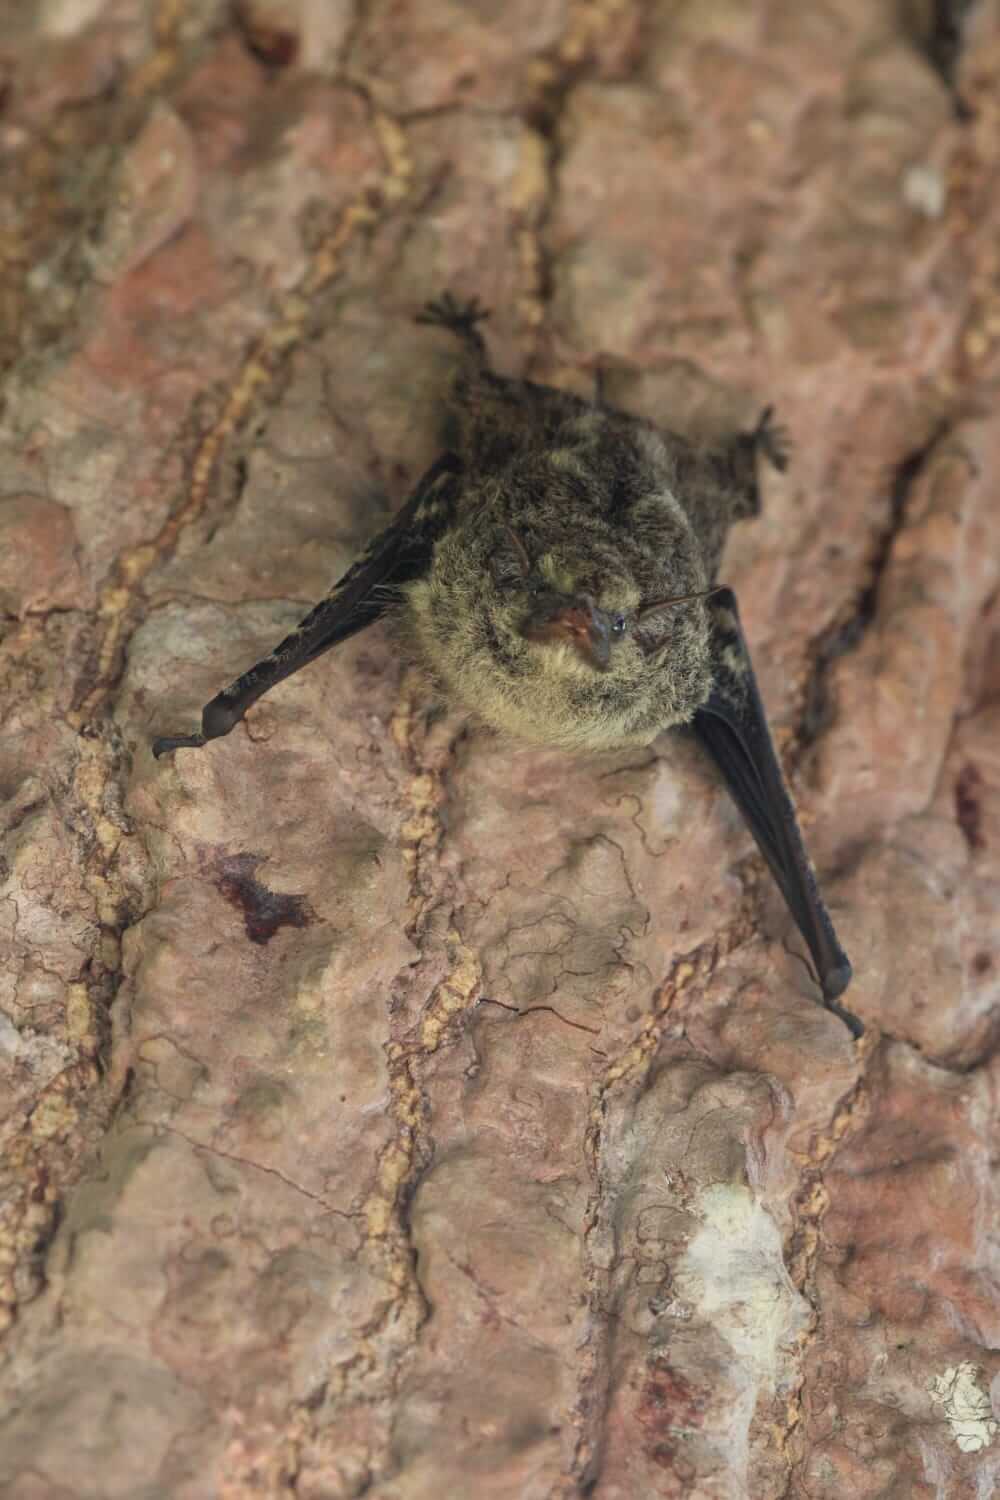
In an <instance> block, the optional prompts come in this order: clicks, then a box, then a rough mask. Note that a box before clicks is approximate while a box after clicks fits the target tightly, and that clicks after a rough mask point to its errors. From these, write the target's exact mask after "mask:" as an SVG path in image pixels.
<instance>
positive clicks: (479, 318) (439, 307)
mask: <svg viewBox="0 0 1000 1500" xmlns="http://www.w3.org/2000/svg"><path fill="white" fill-rule="evenodd" d="M489 315H490V313H489V308H486V307H483V306H482V304H481V303H480V301H479V298H478V297H470V298H469V299H468V301H464V302H463V301H461V300H460V299H459V298H458V297H455V296H453V295H452V293H451V292H442V293H441V295H440V297H435V298H434V300H433V301H432V302H428V303H426V304H425V305H424V307H423V309H422V310H421V311H420V312H419V313H417V316H416V318H415V319H414V321H415V322H417V323H426V324H428V325H430V326H431V327H436V328H447V330H448V332H449V333H453V334H454V335H455V337H456V338H460V339H461V340H462V342H463V343H464V344H466V345H467V346H468V347H469V348H471V349H473V350H474V351H475V352H476V354H477V355H479V356H480V357H482V356H483V355H484V354H485V353H486V344H485V343H484V341H483V336H482V334H481V333H480V332H479V329H478V328H477V326H476V325H477V324H478V323H482V322H485V320H486V319H487V318H488V317H489Z"/></svg>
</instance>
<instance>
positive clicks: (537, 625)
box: [522, 595, 611, 672]
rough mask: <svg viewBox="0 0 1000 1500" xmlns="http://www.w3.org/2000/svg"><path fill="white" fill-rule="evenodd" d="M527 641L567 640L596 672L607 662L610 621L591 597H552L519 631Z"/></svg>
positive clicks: (602, 670)
mask: <svg viewBox="0 0 1000 1500" xmlns="http://www.w3.org/2000/svg"><path fill="white" fill-rule="evenodd" d="M522 634H523V635H524V637H525V638H526V639H527V640H529V641H569V642H571V644H572V645H574V646H575V647H576V649H577V651H579V653H580V655H581V656H582V657H583V659H584V660H585V661H587V662H589V663H590V665H591V666H592V667H595V668H596V669H597V671H598V672H606V671H607V669H608V667H609V665H610V662H611V628H610V621H609V620H608V617H607V615H606V614H605V613H604V611H603V610H602V609H598V608H597V606H596V605H595V604H594V601H593V600H592V599H589V598H588V597H587V596H586V595H581V596H580V597H579V598H576V599H565V598H561V599H553V600H549V601H548V602H547V603H546V604H544V605H542V606H541V607H540V608H539V609H538V610H537V611H536V613H535V614H534V615H533V616H532V617H531V619H530V620H529V621H528V623H527V624H526V625H525V627H524V630H523V631H522Z"/></svg>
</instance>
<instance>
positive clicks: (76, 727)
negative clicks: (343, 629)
mask: <svg viewBox="0 0 1000 1500" xmlns="http://www.w3.org/2000/svg"><path fill="white" fill-rule="evenodd" d="M942 9H943V8H942V7H932V6H929V5H927V6H921V5H920V4H917V3H914V4H911V5H907V4H903V3H890V0H879V3H875V4H873V3H872V0H818V3H813V4H808V5H799V4H791V3H782V0H773V3H770V0H769V3H764V4H758V5H746V4H744V3H738V4H737V3H734V0H688V3H681V0H677V3H672V4H668V5H657V4H652V3H641V0H590V3H586V0H531V3H527V0H511V3H510V4H506V5H504V6H503V7H502V11H503V14H502V19H498V12H497V9H496V8H495V7H493V6H488V5H473V4H461V3H459V0H434V3H433V4H427V3H417V0H370V3H368V4H365V5H358V6H356V7H355V6H351V5H348V4H346V3H341V0H300V3H299V4H277V3H274V0H244V3H241V4H238V5H235V6H231V5H228V4H225V5H224V4H222V3H221V0H219V3H215V4H203V3H198V4H195V3H185V0H164V3H162V4H159V5H152V4H150V5H143V4H140V3H139V0H46V3H44V4H40V5H38V6H12V7H8V13H7V15H6V16H5V21H4V34H3V35H2V36H0V74H2V75H3V77H5V78H6V86H5V89H4V93H3V114H2V117H0V147H2V151H3V156H4V162H5V168H6V171H5V182H6V188H5V191H4V195H3V201H2V205H0V212H2V214H3V220H4V225H3V232H4V255H3V263H2V266H0V291H2V311H3V316H4V323H3V333H2V345H0V354H2V357H3V359H4V361H5V363H6V365H7V368H8V375H7V378H6V389H5V401H4V405H3V409H2V413H0V446H2V452H3V470H2V472H3V479H2V493H0V634H2V641H0V695H2V699H3V725H4V728H3V736H2V740H0V828H2V831H3V846H2V848H3V858H2V863H0V942H2V945H3V951H4V961H3V964H2V971H0V1063H2V1068H3V1075H2V1076H3V1083H2V1088H3V1100H4V1107H3V1109H2V1111H0V1114H2V1125H0V1131H2V1163H3V1164H2V1173H3V1180H2V1199H0V1299H2V1301H0V1310H2V1321H3V1340H2V1363H0V1494H2V1495H3V1496H12V1497H16V1500H119V1497H122V1500H159V1497H170V1500H215V1497H223V1500H237V1497H242V1496H250V1495H269V1496H270V1495H273V1496H292V1495H295V1496H298V1497H300V1500H348V1497H359V1496H368V1497H371V1500H440V1497H448V1500H466V1497H468V1500H473V1497H474V1500H577V1497H579V1500H582V1497H584V1496H589V1497H593V1500H646V1497H650V1500H654V1497H660V1496H663V1497H674V1496H691V1497H697V1500H734V1497H737V1500H738V1497H748V1500H751V1497H752V1500H779V1497H787V1500H840V1497H842V1496H844V1495H846V1494H851V1495H857V1496H863V1497H866V1500H875V1497H880V1500H890V1497H891V1500H904V1497H906V1500H912V1497H921V1496H926V1497H935V1500H964V1497H968V1496H971V1495H982V1496H986V1495H987V1494H989V1493H991V1492H992V1490H993V1489H994V1488H995V1487H997V1485H998V1484H1000V1473H998V1471H1000V1463H998V1456H1000V1433H998V1429H997V1425H996V1421H995V1420H994V1414H993V1411H992V1408H991V1404H990V1388H991V1382H993V1383H994V1387H995V1388H996V1387H997V1384H998V1382H997V1375H998V1372H1000V1357H998V1354H997V1348H998V1346H1000V1327H998V1321H1000V1312H998V1301H997V1279H998V1272H1000V1264H998V1261H1000V1245H998V1239H997V1233H996V1224H997V1215H998V1206H1000V1205H998V1193H997V1182H996V1174H995V1142H996V1130H997V1117H998V1109H997V1083H998V1068H1000V1060H998V1049H997V1039H998V1034H1000V1022H998V1015H1000V591H998V587H1000V502H998V477H997V476H998V474H1000V421H998V417H997V413H996V401H995V390H996V382H997V377H998V374H1000V249H998V246H1000V7H998V5H997V4H996V0H983V3H980V4H978V5H974V6H972V7H969V8H967V13H966V14H965V16H964V22H963V27H964V48H963V50H962V52H961V54H960V57H959V61H958V64H957V71H956V74H955V79H954V84H955V89H957V95H956V92H955V89H949V87H948V86H947V85H946V83H945V82H944V81H943V80H942V76H941V57H942V55H943V54H942V50H941V45H936V44H935V42H934V37H933V35H932V27H931V13H932V12H935V13H938V12H940V11H941V10H942ZM964 9H966V8H965V7H962V6H956V7H955V10H956V12H958V11H963V10H964ZM938 42H940V38H938ZM957 97H960V99H961V101H962V104H963V107H962V108H961V109H959V108H957V107H956V98H957ZM445 287H451V288H453V289H455V290H456V291H458V292H463V293H465V294H476V295H478V296H479V297H480V298H481V299H482V301H483V302H484V303H486V304H488V305H489V306H491V307H492V308H493V309H494V314H493V319H492V322H491V324H490V330H489V331H490V334H491V340H492V345H493V348H494V349H495V351H496V353H497V358H498V362H499V363H500V364H501V366H502V367H504V368H506V369H508V370H510V371H511V372H516V373H525V374H528V375H530V376H531V377H532V378H535V379H541V380H545V381H548V382H549V383H552V384H559V385H563V386H565V387H566V388H568V389H574V390H577V391H580V392H583V393H590V392H591V391H592V390H593V388H594V381H595V377H596V375H597V372H598V369H599V368H600V369H603V370H604V372H605V378H606V380H607V381H608V382H609V394H610V395H611V396H612V397H613V399H615V400H616V401H618V402H619V403H620V404H622V405H624V406H626V407H628V408H629V409H631V410H635V411H639V412H642V413H644V414H646V415H649V416H651V417H652V418H654V419H655V420H658V421H660V422H662V423H664V424H665V425H671V426H675V427H677V428H679V429H680V430H686V431H691V432H702V431H707V430H714V429H716V428H718V429H721V428H728V427H732V426H733V424H734V423H736V422H744V421H746V422H752V421H753V420H754V419H755V418H756V416H757V415H758V414H759V412H760V410H761V408H762V407H763V406H764V405H766V404H768V403H773V404H774V405H775V407H776V410H777V413H778V415H779V418H780V420H781V421H782V422H783V423H784V424H785V425H786V426H787V427H788V428H789V430H790V432H791V433H792V435H793V437H794V442H795V451H794V457H793V463H792V466H791V468H790V470H789V472H788V474H787V475H785V476H778V475H776V474H774V473H768V474H767V475H766V476H765V477H764V482H765V486H766V489H765V502H764V513H763V515H762V516H761V518H760V519H759V520H757V521H754V522H752V523H750V522H747V523H741V524H740V526H739V527H738V528H737V529H736V531H735V532H734V534H733V537H732V538H731V541H730V544H729V546H728V548H727V553H726V560H725V565H724V569H723V573H722V577H723V579H724V581H726V582H727V583H729V584H731V585H732V586H733V587H734V588H735V589H736V590H737V592H738V594H739V598H740V601H741V608H742V612H743V618H744V625H745V628H746V630H747V633H748V636H749V637H750V640H751V643H752V645H753V647H754V649H755V652H756V662H757V667H758V672H759V674H760V677H761V683H762V688H763V691H764V694H765V698H766V700H767V702H768V705H769V708H770V712H771V716H772V721H773V724H774V727H775V731H776V735H777V738H778V740H779V743H780V745H781V747H782V751H783V754H784V758H785V764H786V767H787V769H788V772H789V776H790V779H791V781H792V784H793V787H794V790H795V794H796V797H797V800H798V805H799V809H800V813H801V815H802V818H803V823H804V825H805V827H806V829H807V836H808V840H809V843H810V846H811V850H812V853H813V855H814V858H815V861H816V864H817V867H818V869H819V871H820V874H821V878H822V882H823V888H824V891H825V894H826V896H827V899H828V901H829V903H830V905H831V908H832V910H833V913H834V916H835V918H836V922H837V925H838V929H839V931H840V934H841V936H842V938H843V940H844V944H845V947H846V948H847V950H848V952H849V953H850V955H851V958H852V960H853V962H854V968H855V974H856V978H855V981H854V985H853V988H852V989H851V990H850V992H849V994H848V996H847V999H848V1001H849V1003H850V1004H851V1006H852V1008H853V1009H854V1010H855V1011H856V1012H857V1013H858V1014H860V1015H861V1016H862V1018H863V1019H864V1021H865V1022H866V1024H867V1027H868V1034H867V1036H866V1038H865V1041H864V1043H863V1044H862V1045H861V1046H859V1047H856V1046H855V1045H854V1044H853V1043H852V1041H851V1039H850V1037H849V1036H848V1034H847V1032H846V1030H845V1029H844V1028H843V1027H842V1026H841V1025H840V1024H839V1023H838V1022H837V1021H836V1020H835V1019H833V1018H832V1017H830V1016H829V1015H827V1014H825V1013H824V1012H823V1011H821V1010H820V1009H818V1008H817V1007H816V1006H815V1005H814V1004H813V1003H812V1000H811V999H810V993H811V989H810V981H809V978H808V975H807V974H806V972H805V968H804V965H803V963H802V961H801V960H800V959H799V958H798V957H797V956H796V954H797V951H798V946H797V944H796V941H795V937H794V932H793V931H792V930H791V929H790V925H789V922H788V919H787V916H786V914H785V912H784V910H783V907H782V905H781V902H780V898H779V897H778V896H777V893H776V892H775V891H774V890H773V888H772V885H771V883H770V881H769V879H768V878H767V876H766V872H765V871H764V869H763V866H762V864H761V862H760V860H759V859H758V858H757V857H756V855H755V854H754V852H753V848H752V845H751V842H750V839H749V835H748V834H747V833H746V831H745V829H744V828H743V826H742V825H741V823H740V821H739V818H738V816H737V814H736V813H735V810H734V809H733V808H732V806H731V804H730V803H729V802H728V801H727V800H726V798H725V796H724V794H723V792H722V791H721V789H720V788H719V787H718V785H717V784H716V782H715V781H714V780H713V777H712V775H711V772H710V770H709V768H708V766H707V765H706V764H705V762H704V761H703V760H702V759H701V758H700V757H699V756H698V754H697V753H696V750H695V748H694V746H693V745H692V744H690V743H689V742H688V741H686V740H685V739H684V738H683V737H680V736H673V737H671V736H665V737H663V739H662V740H661V741H660V742H658V743H657V744H656V745H655V746H654V747H653V749H651V750H650V751H648V752H645V753H642V754H638V755H636V754H631V755H620V756H617V757H614V756H609V757H602V758H599V759H594V760H573V759H570V758H567V757H566V756H564V755H562V754H558V753H551V754H548V753H540V752H537V751H533V750H525V749H520V748H512V747H510V746H507V745H504V744H501V743H500V742H499V741H498V740H496V739H493V738H491V737H490V736H489V735H487V734H485V733H484V732H483V731H481V730H478V729H476V728H475V726H469V725H466V724H462V723H460V722H459V721H457V720H453V719H450V718H443V719H441V718H437V719H435V718H433V717H432V716H429V715H428V714H427V713H426V712H425V709H426V704H425V703H424V701H423V700H422V698H421V694H420V689H419V685H417V684H415V683H414V682H413V681H412V680H411V678H410V676H409V675H408V673H407V672H406V670H405V668H404V666H403V665H402V664H401V663H400V662H399V660H398V659H397V653H396V651H395V649H394V647H393V645H392V641H391V638H390V636H389V635H388V634H387V633H386V631H385V630H384V629H383V628H382V627H375V628H374V629H372V630H371V631H370V632H367V633H366V634H364V635H362V636H360V637H358V638H357V639H355V640H353V641H351V642H349V643H348V644H347V645H345V646H344V647H342V648H341V649H340V650H338V651H336V652H334V653H333V654H331V655H330V656H328V657H326V658H324V659H323V660H322V661H321V662H319V663H317V664H315V665H314V666H313V667H312V668H310V669H309V670H308V671H306V672H303V673H302V674H300V675H299V676H296V677H295V678H294V679H292V680H290V681H288V682H286V683H285V684H283V685H282V686H280V687H279V688H277V689H276V690H275V691H274V692H273V693H272V694H270V695H269V696H268V697H267V698H266V699H264V700H262V701H261V703H260V704H258V705H257V706H256V707H255V708H254V709H253V710H252V711H251V713H250V714H249V716H248V719H247V721H246V724H245V725H244V726H241V727H240V728H238V729H237V730H236V732H235V733H234V734H232V735H231V736H230V737H229V738H228V739H225V740H222V741H219V742H216V743H215V744H213V745H210V746H209V747H207V748H206V749H205V750H203V751H201V752H199V753H191V752H187V753H185V752H180V753H178V754H177V755H176V756H175V757H174V758H173V759H172V760H164V761H162V762H160V763H157V762H155V761H154V760H153V758H152V756H151V754H150V749H149V744H150V739H151V737H152V736H153V735H154V734H156V733H162V732H164V731H173V730H175V729H177V728H182V727H183V726H184V725H185V724H186V723H188V722H190V725H191V727H192V728H194V727H196V724H197V717H198V714H199V712H200V709H201V705H202V704H203V703H204V702H206V701H207V699H209V698H210V697H211V696H213V694H214V693H215V692H217V691H218V689H219V688H220V687H222V686H223V685H224V684H225V683H226V682H228V681H230V680H231V679H232V678H233V677H234V676H236V675H237V673H238V672H240V671H242V670H243V669H244V668H245V667H247V666H248V665H249V664H250V663H252V662H253V661H254V660H255V659H256V658H257V657H259V656H260V655H261V654H262V653H263V652H264V651H265V650H267V649H268V648H269V647H270V646H271V645H273V643H274V642H275V641H276V640H277V639H278V638H279V637H280V636H281V635H282V634H283V632H284V631H285V630H286V629H287V628H288V627H289V626H290V625H291V624H292V623H293V622H294V621H295V620H296V619H297V618H298V617H299V616H300V615H301V614H302V613H304V610H305V608H306V607H307V606H308V605H309V604H310V603H312V602H313V601H314V600H315V599H316V598H318V597H319V596H320V595H321V594H322V593H323V592H324V591H325V589H326V587H327V585H328V584H329V582H330V580H331V579H332V578H333V577H334V576H336V575H337V574H338V573H340V572H341V571H342V570H343V569H344V568H345V567H346V566H347V564H348V563H349V562H350V561H351V560H352V558H353V557H354V556H355V555H356V554H357V552H358V551H359V550H360V549H361V547H362V546H363V545H364V543H365V542H366V540H367V539H368V538H369V537H370V535H371V534H372V532H373V531H374V530H376V529H377V528H378V527H379V526H380V525H381V524H382V523H383V522H384V521H385V519H386V518H387V517H388V516H389V515H390V514H391V513H392V512H393V510H395V509H396V508H397V507H398V506H399V505H400V504H401V503H402V501H403V500H404V499H405V497H406V495H407V493H408V489H409V487H410V485H411V484H412V483H413V482H414V480H415V479H416V478H417V477H418V475H419V474H420V473H421V472H422V470H423V469H424V468H425V467H426V466H427V465H428V464H429V463H430V461H431V460H432V459H433V457H434V456H435V454H436V452H437V451H438V449H439V443H440V427H439V418H440V400H441V394H442V392H443V390H444V387H445V383H446V381H447V379H448V375H449V372H450V369H451V361H452V353H451V349H450V348H449V345H448V340H447V338H446V337H445V336H443V335H441V334H436V333H430V332H428V331H427V330H425V329H422V328H419V327H416V326H415V325H414V324H413V322H412V315H413V313H414V312H415V311H416V310H417V309H418V308H419V307H420V305H421V304H422V303H423V302H424V301H425V300H426V299H427V298H429V297H431V296H433V295H435V294H437V293H438V292H440V291H441V290H442V288H445Z"/></svg>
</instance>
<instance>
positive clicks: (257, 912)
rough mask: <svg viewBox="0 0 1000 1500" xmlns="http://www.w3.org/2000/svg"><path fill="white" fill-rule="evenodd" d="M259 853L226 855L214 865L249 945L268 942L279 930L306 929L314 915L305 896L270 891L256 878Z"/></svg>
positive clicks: (259, 860)
mask: <svg viewBox="0 0 1000 1500" xmlns="http://www.w3.org/2000/svg"><path fill="white" fill-rule="evenodd" d="M261 862H262V861H261V857H260V855H259V854H228V855H225V856H223V857H222V858H221V859H220V860H219V863H218V867H217V868H218V886H219V890H220V891H221V892H222V894H223V896H225V898H226V900H227V901H228V902H229V904H230V906H235V907H238V908H239V910H240V911H242V913H243V921H244V924H245V926H246V930H247V937H248V938H249V939H250V941H251V943H260V944H264V943H269V942H270V941H271V939H272V938H273V937H274V934H275V933H276V932H277V931H278V928H279V927H309V926H310V925H311V924H312V923H313V922H315V920H316V913H315V911H314V910H313V908H312V907H311V906H310V904H309V902H308V901H307V900H306V898H305V896H295V895H285V894H284V893H283V892H281V891H270V890H268V888H267V886H266V885H264V884H263V882H262V881H260V880H258V879H257V876H256V871H257V867H258V866H259V865H260V864H261Z"/></svg>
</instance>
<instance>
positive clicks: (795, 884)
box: [693, 588, 864, 1037]
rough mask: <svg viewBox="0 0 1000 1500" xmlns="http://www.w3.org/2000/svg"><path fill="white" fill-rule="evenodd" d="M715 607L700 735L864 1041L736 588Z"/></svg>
mask: <svg viewBox="0 0 1000 1500" xmlns="http://www.w3.org/2000/svg"><path fill="white" fill-rule="evenodd" d="M708 609H709V612H710V615H711V619H712V658H713V662H712V665H713V677H714V685H713V688H712V691H711V693H710V694H709V697H708V699H707V701H706V702H705V703H704V704H703V705H702V707H701V708H700V709H698V711H697V713H696V714H695V717H694V726H693V727H694V731H695V734H696V735H697V736H698V738H699V740H700V741H701V743H702V744H703V745H704V747H705V749H706V750H707V751H708V753H709V755H710V756H711V757H712V759H713V761H714V762H715V764H716V766H717V767H718V769H719V771H720V772H721V774H722V777H723V780H724V781H725V783H726V786H727V787H728V788H729V791H730V793H731V795H732V797H733V800H734V802H735V803H736V805H737V807H738V808H739V809H740V812H741V813H742V814H743V816H744V818H745V819H746V822H747V825H748V827H749V829H750V832H751V833H752V834H753V836H754V838H755V839H756V841H757V846H758V848H759V849H760V852H761V853H762V854H763V856H764V858H765V859H766V860H767V863H768V865H769V867H770V869H771V873H772V875H773V876H774V878H775V880H776V881H777V884H778V886H779V888H780V890H781V893H782V895H783V896H784V898H785V901H786V902H787V904H788V909H789V911H790V912H791V914H792V916H793V917H794V918H795V921H796V923H797V924H798V928H799V931H800V932H801V933H802V936H803V937H804V938H805V940H806V943H807V944H808V946H809V952H810V953H811V954H812V959H813V963H814V964H815V965H816V973H817V975H818V978H819V985H820V989H821V990H822V992H823V1004H824V1005H825V1006H826V1009H827V1010H829V1011H832V1012H833V1014H834V1015H836V1016H839V1018H840V1019H841V1020H842V1021H843V1022H844V1024H845V1026H847V1027H848V1029H849V1030H850V1031H851V1033H852V1035H853V1036H856V1037H858V1036H861V1035H863V1033H864V1027H863V1026H862V1024H861V1022H860V1021H859V1020H858V1019H857V1017H856V1016H854V1015H852V1014H851V1012H850V1011H848V1010H845V1009H844V1008H843V1007H842V1006H840V1005H837V1004H836V1001H837V999H838V997H839V996H840V995H842V994H843V993H844V991H845V990H846V989H847V986H848V985H849V984H850V982H851V965H850V961H849V959H848V957H847V954H846V953H845V952H844V950H843V948H842V947H841V946H840V943H839V941H838V939H837V934H836V932H835V931H834V927H833V923H832V922H831V920H830V913H829V912H828V911H827V909H826V906H825V905H824V902H823V898H822V897H821V895H820V893H819V890H818V889H817V886H816V877H815V875H814V874H813V868H812V865H811V864H810V862H809V856H808V855H807V854H806V850H805V845H804V844H803V841H802V834H801V832H800V830H799V825H798V820H797V818H796V816H795V808H794V806H793V804H792V800H791V797H790V796H789V794H788V789H787V787H786V785H785V779H784V777H783V775H782V773H781V766H780V764H779V762H778V757H777V755H776V753H775V749H774V743H773V741H772V739H771V734H770V730H769V729H768V726H767V718H766V715H765V713H764V705H763V703H762V702H761V697H760V693H759V691H758V688H757V680H756V677H755V676H754V670H753V664H752V662H751V660H750V652H749V650H748V648H747V643H746V638H745V636H744V634H743V630H742V628H741V626H740V618H739V612H738V610H737V607H736V595H735V594H734V593H733V591H732V589H726V588H722V589H719V590H718V591H717V593H716V594H715V595H714V596H713V598H712V599H711V601H710V602H709V604H708Z"/></svg>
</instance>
